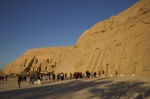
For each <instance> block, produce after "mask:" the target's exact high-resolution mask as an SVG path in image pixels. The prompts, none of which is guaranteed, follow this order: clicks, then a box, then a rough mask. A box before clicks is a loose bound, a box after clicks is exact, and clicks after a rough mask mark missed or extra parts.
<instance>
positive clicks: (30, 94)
mask: <svg viewBox="0 0 150 99" xmlns="http://www.w3.org/2000/svg"><path fill="white" fill-rule="evenodd" d="M144 84H146V83H145V82H128V81H126V82H118V83H114V82H113V81H111V80H109V79H107V78H106V79H93V80H92V81H88V80H73V81H70V82H67V83H65V82H62V83H60V84H55V85H47V86H41V87H34V88H27V89H19V90H12V91H6V92H0V99H45V98H46V99H76V98H77V97H76V98H74V97H75V95H76V94H75V93H77V92H79V93H80V92H81V91H84V90H85V93H89V95H86V94H84V95H83V93H82V92H81V94H82V95H81V96H84V97H82V98H80V99H83V98H84V99H85V98H86V99H92V98H97V99H120V98H121V97H127V98H132V97H135V99H143V98H147V97H150V87H145V86H144ZM100 86H104V87H102V88H101V87H100Z"/></svg>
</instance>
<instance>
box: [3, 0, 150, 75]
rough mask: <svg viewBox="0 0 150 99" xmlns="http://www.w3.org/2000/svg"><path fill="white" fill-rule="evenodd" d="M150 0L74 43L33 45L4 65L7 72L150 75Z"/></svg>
mask: <svg viewBox="0 0 150 99" xmlns="http://www.w3.org/2000/svg"><path fill="white" fill-rule="evenodd" d="M149 59H150V0H140V1H139V2H137V3H136V4H135V5H133V6H132V7H130V8H128V9H127V10H125V11H124V12H122V13H120V14H118V15H117V16H112V17H110V19H108V20H104V21H102V22H98V23H96V24H95V25H94V26H93V27H91V28H90V29H89V30H87V31H85V32H84V33H83V34H82V35H81V36H80V38H79V39H78V41H77V43H76V44H75V45H74V46H68V47H48V48H36V49H30V50H28V51H27V52H26V53H25V54H23V55H22V56H21V57H19V58H18V59H17V60H15V61H14V62H12V63H10V64H9V65H8V66H7V67H6V68H5V70H4V71H5V73H6V74H8V73H16V74H17V73H20V72H21V71H27V72H29V71H39V72H45V73H46V72H51V71H53V70H54V71H55V72H56V73H58V72H66V73H70V72H72V73H73V72H76V71H79V72H83V73H85V71H86V70H89V71H90V72H95V71H96V72H97V71H98V70H102V69H104V71H105V74H106V75H113V73H114V70H116V71H117V73H118V75H132V74H135V75H150V61H149Z"/></svg>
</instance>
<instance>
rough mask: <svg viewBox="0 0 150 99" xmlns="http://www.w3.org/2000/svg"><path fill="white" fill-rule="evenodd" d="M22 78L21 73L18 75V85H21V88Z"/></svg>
mask: <svg viewBox="0 0 150 99" xmlns="http://www.w3.org/2000/svg"><path fill="white" fill-rule="evenodd" d="M21 79H22V77H21V75H19V76H18V85H19V88H20V83H21Z"/></svg>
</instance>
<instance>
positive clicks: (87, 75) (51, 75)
mask: <svg viewBox="0 0 150 99" xmlns="http://www.w3.org/2000/svg"><path fill="white" fill-rule="evenodd" d="M97 73H98V75H99V77H100V76H101V75H104V70H102V71H100V70H99V71H98V72H94V73H92V72H89V71H88V70H87V71H86V72H85V74H84V73H82V72H74V73H70V74H69V75H67V73H63V72H61V73H58V74H57V75H56V74H55V73H54V72H53V73H49V74H36V75H34V74H33V75H29V76H21V75H18V85H19V87H20V83H21V82H26V81H27V78H28V79H29V84H34V82H35V81H37V80H40V81H44V80H52V81H63V80H68V79H83V78H85V79H88V78H90V77H96V76H97Z"/></svg>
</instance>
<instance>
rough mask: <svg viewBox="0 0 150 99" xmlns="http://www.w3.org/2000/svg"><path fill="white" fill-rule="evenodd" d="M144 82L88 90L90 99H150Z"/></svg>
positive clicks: (116, 84) (122, 83)
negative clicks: (94, 98) (98, 98)
mask: <svg viewBox="0 0 150 99" xmlns="http://www.w3.org/2000/svg"><path fill="white" fill-rule="evenodd" d="M145 84H147V83H146V82H138V81H134V82H129V81H125V82H117V83H113V84H110V85H108V86H105V88H102V89H101V88H95V89H92V90H90V92H91V93H93V96H90V97H89V99H90V98H92V97H95V95H97V97H101V99H120V98H121V99H122V98H123V99H145V98H149V99H150V87H146V86H145Z"/></svg>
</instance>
